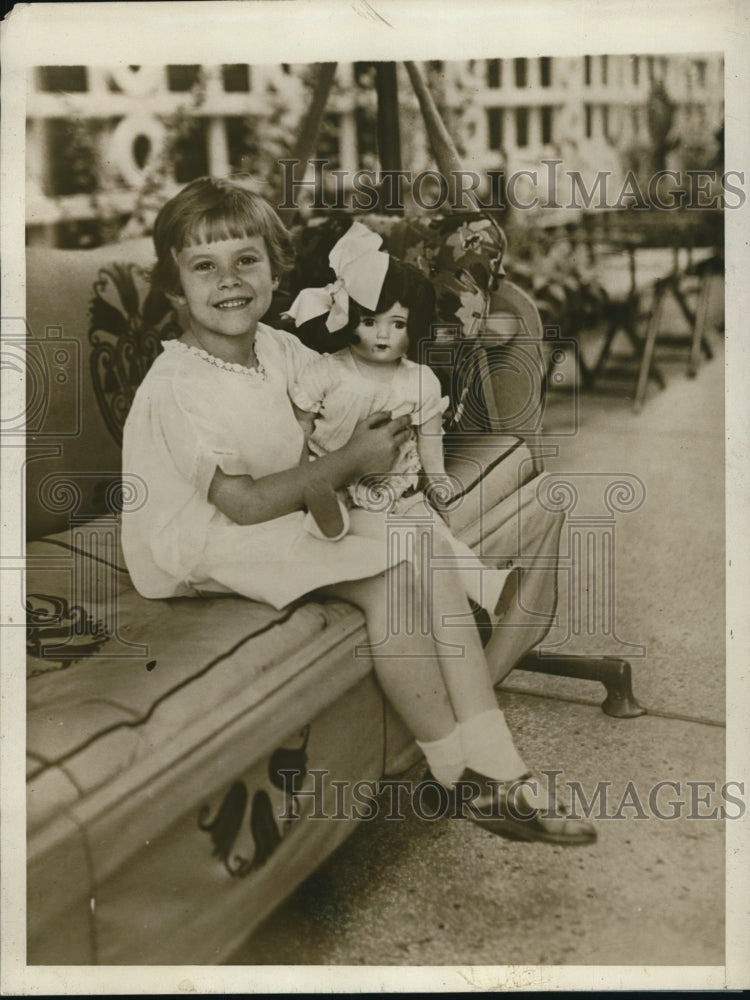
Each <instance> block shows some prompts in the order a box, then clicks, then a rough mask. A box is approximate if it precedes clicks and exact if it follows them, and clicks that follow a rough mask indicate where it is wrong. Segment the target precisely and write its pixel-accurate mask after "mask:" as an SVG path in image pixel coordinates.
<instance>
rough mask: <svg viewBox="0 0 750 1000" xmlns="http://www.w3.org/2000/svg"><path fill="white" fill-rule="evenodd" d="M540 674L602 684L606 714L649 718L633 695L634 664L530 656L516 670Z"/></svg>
mask: <svg viewBox="0 0 750 1000" xmlns="http://www.w3.org/2000/svg"><path fill="white" fill-rule="evenodd" d="M516 670H528V671H531V672H533V673H536V674H554V675H555V676H556V677H578V678H580V679H582V680H586V681H600V682H601V683H602V684H603V685H604V687H605V688H606V691H607V697H606V698H605V699H604V701H603V702H602V711H603V712H606V714H607V715H612V716H614V717H615V718H616V719H634V718H636V717H637V716H639V715H645V714H646V709H645V708H644V707H643V706H642V705H640V704H639V703H638V701H637V700H636V698H635V696H634V694H633V683H632V677H631V672H630V664H629V663H628V661H627V660H621V659H618V658H616V657H613V656H550V657H547V656H545V657H541V656H539V655H538V654H537V653H529V655H528V656H525V657H524V658H523V659H522V660H521V661H520V662H519V663H518V665H517V666H516Z"/></svg>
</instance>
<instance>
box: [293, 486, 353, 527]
mask: <svg viewBox="0 0 750 1000" xmlns="http://www.w3.org/2000/svg"><path fill="white" fill-rule="evenodd" d="M303 499H304V503H305V506H306V507H307V510H308V513H309V514H310V515H311V517H312V518H313V519H314V520H315V523H316V524H317V526H318V528H319V529H320V532H321V534H322V535H325V537H326V538H329V539H331V540H332V541H335V540H337V539H339V538H341V537H342V536H343V535H344V534H345V533H346V525H345V524H344V517H343V514H342V513H341V504H340V503H339V498H338V497H337V496H336V491H335V490H334V489H333V488H332V487H331V484H330V483H327V482H326V481H325V479H315V480H313V482H312V483H310V484H309V485H308V486H306V487H305V490H304V493H303Z"/></svg>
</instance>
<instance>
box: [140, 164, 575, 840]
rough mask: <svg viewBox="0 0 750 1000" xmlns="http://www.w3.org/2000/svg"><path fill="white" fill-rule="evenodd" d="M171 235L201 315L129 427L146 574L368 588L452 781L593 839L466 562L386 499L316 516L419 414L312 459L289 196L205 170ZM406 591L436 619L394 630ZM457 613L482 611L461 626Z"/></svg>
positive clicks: (476, 815)
mask: <svg viewBox="0 0 750 1000" xmlns="http://www.w3.org/2000/svg"><path fill="white" fill-rule="evenodd" d="M154 243H155V247H156V255H157V263H156V266H155V268H154V271H153V281H154V283H155V284H156V285H158V286H159V287H161V288H162V289H164V290H165V291H166V292H167V293H168V294H169V295H170V296H172V297H173V299H174V301H175V303H176V304H177V305H178V306H180V307H181V309H182V313H183V316H184V318H185V327H184V328H185V332H184V334H183V335H182V337H180V339H179V340H176V341H168V342H166V343H165V344H164V352H163V353H162V354H161V355H160V356H159V357H158V358H157V359H156V361H155V362H154V364H153V365H152V367H151V369H150V371H149V373H148V374H147V376H146V378H145V379H144V381H143V383H142V384H141V386H140V388H139V389H138V391H137V393H136V396H135V399H134V402H133V406H132V409H131V411H130V414H129V416H128V420H127V423H126V427H125V435H124V444H123V468H124V472H125V473H126V474H128V473H132V474H135V475H138V476H140V477H141V478H142V479H143V481H144V482H145V483H146V486H147V498H146V501H145V502H144V504H143V506H142V507H141V508H140V509H138V510H136V511H131V512H128V513H126V514H124V516H123V526H122V543H123V550H124V553H125V558H126V560H127V563H128V568H129V570H130V573H131V576H132V578H133V582H134V584H135V586H136V588H137V589H138V590H139V592H140V593H141V594H143V595H144V596H145V597H155V598H157V597H158V598H165V597H174V596H179V595H183V596H184V595H191V596H199V595H201V594H208V593H221V592H224V593H226V592H234V593H238V594H243V595H245V596H247V597H249V598H252V599H254V600H258V601H265V602H268V603H270V604H272V605H274V606H275V607H277V608H280V607H282V606H284V605H286V604H287V603H289V602H290V601H293V600H295V599H297V598H299V597H302V596H303V595H304V594H307V593H309V592H311V591H313V590H315V591H319V590H321V589H322V588H323V589H324V592H325V593H326V594H328V595H333V596H335V597H338V598H341V599H343V600H348V601H351V602H353V603H355V604H357V605H359V606H360V607H361V608H362V610H363V611H364V614H365V617H366V622H367V627H368V631H369V634H370V637H371V641H373V642H374V643H375V642H377V643H378V655H376V656H373V663H374V669H375V671H376V674H377V677H378V680H379V683H380V685H381V687H382V688H383V690H384V692H385V694H386V696H387V697H388V698H389V699H390V700H391V702H392V703H393V705H394V706H395V708H396V710H397V711H398V712H399V713H400V715H401V716H402V717H403V719H404V720H405V722H406V724H407V725H408V726H409V728H410V730H411V731H412V733H413V734H414V736H415V738H416V740H417V741H418V743H419V745H420V746H421V748H422V750H423V751H424V753H425V756H426V757H427V762H428V765H429V768H430V771H431V775H432V777H433V778H434V779H435V780H436V781H437V782H438V783H439V786H442V788H443V789H444V790H445V791H444V793H442V794H445V795H452V794H455V789H458V788H460V789H461V794H462V799H461V801H465V799H466V796H465V794H464V793H465V789H466V786H465V785H464V786H461V785H460V782H461V781H463V782H468V783H470V786H471V787H470V791H471V792H472V793H474V792H475V793H476V797H475V800H474V801H473V804H472V806H471V808H470V818H471V819H473V820H474V821H475V822H477V823H481V824H482V825H484V826H485V827H486V828H488V829H490V830H492V831H493V832H495V833H497V834H499V835H501V836H505V837H512V838H519V837H520V838H522V839H526V840H538V841H542V842H550V843H556V844H583V843H588V842H590V841H591V840H593V839H594V837H595V833H594V831H593V828H592V827H591V826H590V825H589V824H588V823H585V822H583V821H580V820H573V819H566V818H563V817H561V816H559V815H557V814H552V813H550V812H543V811H542V810H541V809H540V808H538V807H536V806H535V804H534V802H533V801H532V798H533V796H532V791H533V790H534V789H533V783H528V782H527V780H526V779H527V778H528V774H529V772H528V769H527V767H526V765H525V764H524V762H523V760H522V759H521V757H520V756H519V754H518V752H517V751H516V748H515V746H514V745H513V741H512V738H511V735H510V732H509V730H508V727H507V725H506V723H505V719H504V716H503V714H502V712H501V711H500V709H499V708H498V707H497V702H496V699H495V692H494V689H493V686H492V682H491V680H490V675H489V671H488V666H487V662H486V660H485V658H484V651H483V649H482V646H481V642H480V640H479V634H478V632H477V630H476V628H475V627H474V622H473V619H472V617H471V615H470V613H469V608H468V603H467V598H466V595H465V590H464V587H463V585H462V583H461V580H460V578H459V577H458V575H457V573H456V572H455V571H454V570H453V569H452V568H451V567H450V566H447V567H446V568H444V569H443V570H442V571H441V572H439V573H432V574H430V573H427V572H424V571H423V563H422V559H421V553H420V551H419V546H420V539H419V537H417V538H416V542H415V551H414V553H413V554H412V553H411V552H409V553H408V554H407V552H406V550H404V549H403V548H402V549H401V550H396V549H394V547H393V546H388V545H386V538H385V517H384V515H382V514H376V513H373V512H370V511H363V510H360V509H359V508H354V509H353V510H352V511H351V512H350V521H351V525H350V531H349V533H348V534H347V536H346V537H345V538H343V539H341V541H340V542H338V543H337V544H336V545H331V544H330V543H329V542H327V541H324V540H321V539H318V538H314V537H313V536H312V535H311V534H310V533H309V532H308V531H306V530H305V527H304V520H305V517H306V515H305V513H304V511H303V497H304V493H305V490H306V489H307V488H308V487H309V486H310V485H311V483H313V482H314V481H315V480H319V479H320V478H324V479H325V480H326V481H327V483H328V484H329V485H330V486H331V487H333V488H334V489H340V488H341V487H343V486H344V485H346V484H347V483H350V482H353V481H356V480H357V479H359V478H361V477H362V476H364V475H366V474H368V473H373V474H381V473H387V472H388V471H389V470H390V469H391V468H392V466H393V463H394V460H395V458H396V455H397V454H398V451H399V449H400V448H401V446H402V445H403V443H404V442H405V441H406V440H407V438H408V437H409V419H408V417H397V418H395V419H391V418H390V417H388V416H386V415H384V414H376V415H374V416H373V417H370V418H368V419H367V420H365V421H363V422H361V423H360V424H358V426H357V428H356V429H355V431H354V433H353V434H352V436H351V438H350V439H349V440H348V441H346V442H344V443H343V444H342V446H341V447H340V448H338V449H337V450H335V451H332V452H330V453H329V454H327V455H323V456H321V457H320V458H318V459H317V461H315V462H307V463H304V464H300V462H299V457H300V453H301V451H302V447H303V443H304V437H303V432H302V429H301V427H300V425H299V423H298V421H297V419H296V418H295V414H294V410H293V408H292V403H291V401H290V398H289V392H290V390H291V389H292V387H293V386H294V384H295V382H296V380H297V378H298V377H299V375H300V373H301V371H302V369H303V368H304V367H305V366H306V365H307V364H309V363H310V362H311V361H312V360H314V356H313V355H312V352H311V351H309V350H308V349H306V348H305V347H304V346H303V345H302V344H301V343H300V341H299V340H297V338H296V337H294V336H292V335H290V334H285V333H282V332H280V331H278V330H274V329H271V328H270V327H268V326H266V325H264V324H263V323H262V322H261V318H262V317H263V315H264V313H265V312H266V310H267V309H268V308H269V306H270V304H271V298H272V294H273V289H274V287H275V286H276V284H277V282H278V280H279V277H280V275H281V274H282V273H283V271H284V270H285V269H286V268H288V267H289V266H290V263H291V255H292V251H291V243H290V239H289V236H288V233H287V232H286V230H285V229H284V227H283V225H282V224H281V222H280V220H279V219H278V217H277V216H276V214H275V212H274V211H273V210H272V209H271V208H270V206H269V205H267V204H266V203H265V202H264V201H263V200H262V199H261V198H260V197H258V196H257V195H255V194H253V193H252V192H251V191H249V190H247V189H246V188H245V187H244V186H243V183H242V182H241V181H239V180H215V179H212V178H202V179H200V180H197V181H193V182H192V183H191V184H189V185H188V186H187V187H186V188H185V189H184V190H183V191H182V192H180V193H179V194H178V195H176V196H175V197H174V198H173V199H172V200H171V201H169V202H168V203H167V204H166V205H165V206H164V207H163V209H162V210H161V212H160V213H159V215H158V217H157V219H156V223H155V228H154ZM433 552H434V553H435V554H436V555H437V556H441V555H446V554H449V549H448V546H447V543H445V542H444V541H441V539H440V538H438V539H437V540H436V541H435V542H433ZM393 593H397V594H399V595H401V598H403V600H407V599H408V600H410V601H413V602H414V603H415V605H416V610H417V613H418V614H419V615H420V616H424V619H428V620H429V622H430V623H431V626H432V629H431V631H430V630H428V629H422V630H421V631H420V632H418V633H414V634H409V635H407V634H404V632H403V631H402V630H399V629H396V630H390V631H389V628H388V625H389V617H388V613H387V610H386V609H387V605H386V596H387V595H389V594H393ZM449 615H458V616H460V618H459V619H458V620H459V623H460V622H462V621H464V622H465V623H466V624H463V625H462V624H459V625H458V626H457V625H455V624H454V625H452V626H451V627H450V628H448V629H447V630H446V624H445V618H446V616H449ZM381 637H384V638H382V641H379V640H381ZM457 641H458V642H459V643H460V647H461V649H462V655H460V656H457V655H456V654H455V650H456V643H457ZM446 649H447V650H448V651H449V654H450V655H448V654H446ZM353 655H354V654H353ZM515 779H519V781H518V782H515V784H514V785H513V786H512V789H513V792H514V793H515V794H514V795H511V790H510V789H509V790H508V792H507V793H506V792H505V791H504V790H501V792H500V794H499V795H497V794H495V795H494V796H493V790H494V791H496V788H497V786H496V785H495V786H494V789H493V782H495V783H496V782H497V781H503V782H514V781H515ZM537 790H538V789H537ZM514 806H515V808H514Z"/></svg>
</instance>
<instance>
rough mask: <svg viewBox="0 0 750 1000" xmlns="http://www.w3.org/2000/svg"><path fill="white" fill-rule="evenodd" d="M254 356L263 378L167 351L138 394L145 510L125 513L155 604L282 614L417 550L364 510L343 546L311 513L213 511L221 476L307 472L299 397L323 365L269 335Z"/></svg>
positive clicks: (130, 455)
mask: <svg viewBox="0 0 750 1000" xmlns="http://www.w3.org/2000/svg"><path fill="white" fill-rule="evenodd" d="M255 350H256V354H257V357H258V360H259V363H260V369H259V370H257V371H256V370H255V369H248V368H244V367H243V366H240V365H235V366H232V365H224V363H223V362H220V361H218V359H215V358H211V356H210V355H207V354H206V353H205V352H201V351H198V350H196V349H194V348H191V347H187V346H186V345H184V344H181V343H180V342H178V341H166V342H165V344H164V352H163V353H162V354H161V355H159V357H158V358H157V359H156V361H155V362H154V364H153V365H152V366H151V369H150V370H149V372H148V374H147V375H146V377H145V379H144V380H143V382H142V384H141V386H140V387H139V389H138V391H137V392H136V395H135V399H134V401H133V405H132V407H131V410H130V413H129V415H128V419H127V421H126V424H125V432H124V439H123V474H124V477H125V478H126V482H127V479H128V477H137V478H135V479H132V480H131V481H132V483H133V484H134V486H135V488H136V489H137V491H138V492H139V497H140V498H141V499H142V502H141V499H139V500H138V501H137V502H134V503H133V504H131V505H129V509H126V510H125V511H124V512H123V515H122V545H123V552H124V555H125V559H126V562H127V565H128V569H129V571H130V574H131V577H132V579H133V583H134V585H135V587H136V589H137V590H138V591H139V593H141V594H142V595H143V596H144V597H152V598H165V597H179V596H197V595H200V594H208V593H237V594H242V595H244V596H246V597H249V598H251V599H253V600H257V601H263V602H266V603H268V604H272V605H273V606H274V607H276V608H282V607H284V606H285V605H286V604H289V603H290V602H291V601H293V600H296V599H297V598H299V597H302V596H303V595H304V594H307V593H309V592H311V591H313V590H317V589H318V588H320V587H324V586H326V585H329V584H333V583H339V582H342V581H346V580H357V579H363V578H366V577H370V576H374V575H376V574H378V573H381V572H383V571H384V570H385V569H387V568H388V567H389V566H391V565H395V564H397V563H398V562H399V561H401V560H402V559H403V558H406V557H405V556H404V555H403V554H400V553H404V552H405V551H407V546H405V545H403V544H402V545H394V544H392V539H391V538H390V537H389V536H390V535H391V533H392V532H394V531H396V532H398V531H400V530H401V529H399V527H398V526H394V525H393V523H392V521H389V519H388V518H387V517H386V515H384V514H377V513H373V512H371V511H364V510H357V509H355V510H353V511H352V517H351V528H350V531H349V533H348V534H347V535H346V537H344V538H342V539H341V540H340V541H338V542H336V543H335V544H332V543H331V542H329V541H325V540H321V539H318V538H314V537H313V536H312V535H311V534H310V533H309V532H308V531H307V530H306V529H305V526H304V522H305V517H306V515H305V513H304V512H303V511H296V512H294V513H292V514H285V515H283V516H281V517H278V518H274V519H273V520H270V521H266V522H264V523H262V524H253V525H239V524H237V523H235V522H234V521H232V520H231V519H230V518H229V517H227V516H226V515H225V514H223V513H222V512H221V511H219V510H218V509H217V508H216V507H215V506H214V505H213V504H211V503H209V501H208V499H207V495H208V489H209V486H210V484H211V480H212V479H213V476H214V473H215V471H216V469H217V468H220V469H222V470H223V471H224V472H225V473H227V474H228V475H241V474H246V475H250V476H253V477H254V478H259V477H261V476H266V475H270V474H272V473H275V472H281V471H283V470H285V469H288V468H291V467H292V466H295V465H297V463H298V462H299V458H300V455H301V452H302V445H303V432H302V429H301V427H300V425H299V423H298V422H297V420H296V419H295V416H294V411H293V408H292V405H291V401H290V396H289V393H290V391H291V389H292V386H293V385H294V382H295V381H296V379H297V377H298V376H299V374H300V372H301V370H302V368H303V367H304V366H305V365H307V364H309V363H310V361H312V360H314V359H316V358H317V357H318V355H317V354H316V353H315V352H314V351H311V350H309V349H308V348H306V347H305V346H304V345H303V344H302V343H301V342H300V341H299V340H298V339H297V338H296V337H294V336H292V335H291V334H287V333H283V332H281V331H279V330H274V329H272V328H271V327H268V326H265V325H264V324H259V325H258V330H257V333H256V339H255ZM435 522H436V530H442V531H445V530H446V529H445V526H444V525H443V523H442V521H441V520H440V518H437V517H436V518H435ZM440 525H442V528H441V527H440ZM456 544H457V545H459V544H460V543H456ZM463 549H465V550H466V551H467V552H470V550H468V549H466V546H463ZM473 558H474V559H476V557H473ZM490 572H493V571H490ZM466 579H467V585H466V589H467V593H469V594H470V596H474V595H475V594H479V593H481V583H480V582H479V580H478V574H477V573H476V572H474V571H471V572H468V573H467V574H466ZM475 599H478V598H475Z"/></svg>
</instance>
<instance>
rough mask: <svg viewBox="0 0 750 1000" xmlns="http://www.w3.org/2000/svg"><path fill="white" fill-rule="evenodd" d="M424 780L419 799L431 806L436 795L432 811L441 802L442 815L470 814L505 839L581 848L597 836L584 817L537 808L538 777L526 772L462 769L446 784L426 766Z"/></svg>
mask: <svg viewBox="0 0 750 1000" xmlns="http://www.w3.org/2000/svg"><path fill="white" fill-rule="evenodd" d="M422 782H423V783H424V788H423V790H422V802H423V803H426V804H427V808H431V807H432V806H431V804H430V803H431V797H432V796H433V795H434V803H432V805H434V806H435V811H437V808H438V806H440V807H442V808H441V815H447V816H450V817H452V818H454V819H461V818H466V819H470V820H471V821H472V822H473V823H476V824H477V825H478V826H481V827H482V828H483V829H485V830H488V831H489V832H490V833H494V834H496V835H497V836H498V837H504V838H506V839H507V840H521V841H526V842H528V843H541V844H556V845H558V846H560V847H581V846H583V845H585V844H593V843H594V841H595V840H596V838H597V833H596V830H595V828H594V827H593V825H592V824H591V823H589V822H587V821H586V820H583V819H578V818H575V817H572V816H566V815H565V814H564V812H560V811H559V809H557V810H555V811H553V810H552V809H551V808H550V806H549V804H547V803H545V804H544V806H543V807H540V806H541V803H540V802H539V799H540V788H539V785H540V782H539V779H537V778H536V777H535V776H534V775H533V774H532V773H530V772H529V773H528V774H524V775H522V776H521V777H520V778H516V779H514V780H513V781H511V782H503V781H493V779H491V778H488V777H487V776H486V775H484V774H479V773H478V772H477V771H473V770H471V768H466V770H465V771H464V773H463V774H462V775H461V777H460V779H459V780H458V781H457V782H456V783H455V785H454V786H453V787H452V788H445V787H444V786H443V785H440V784H439V782H437V781H436V780H435V778H433V776H432V774H431V773H430V772H429V770H428V771H427V772H426V773H425V775H424V777H423V778H422ZM541 794H543V792H542V793H541ZM446 803H447V805H448V808H447V809H446V808H445V804H446Z"/></svg>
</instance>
